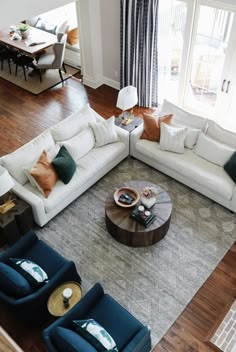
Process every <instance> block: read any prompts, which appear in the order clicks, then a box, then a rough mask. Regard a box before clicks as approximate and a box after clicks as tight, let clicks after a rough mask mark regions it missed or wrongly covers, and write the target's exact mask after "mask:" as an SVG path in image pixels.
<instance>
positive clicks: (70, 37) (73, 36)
mask: <svg viewBox="0 0 236 352" xmlns="http://www.w3.org/2000/svg"><path fill="white" fill-rule="evenodd" d="M78 41H79V32H78V28H73V29H71V30H70V31H69V32H68V33H67V43H69V44H70V45H75V44H77V43H78Z"/></svg>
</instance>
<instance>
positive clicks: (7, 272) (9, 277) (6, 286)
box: [0, 263, 34, 298]
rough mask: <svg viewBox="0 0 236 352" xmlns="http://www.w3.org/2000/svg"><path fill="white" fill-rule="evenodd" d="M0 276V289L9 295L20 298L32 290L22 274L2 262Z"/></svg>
mask: <svg viewBox="0 0 236 352" xmlns="http://www.w3.org/2000/svg"><path fill="white" fill-rule="evenodd" d="M0 277H1V280H0V289H1V290H2V291H3V292H4V293H5V294H7V295H9V296H12V297H15V298H20V297H24V296H27V295H28V294H30V293H32V292H33V291H34V289H33V288H32V287H31V286H30V284H29V282H28V281H27V280H26V279H25V278H24V276H22V275H21V274H20V273H18V272H17V271H16V270H15V269H13V268H11V267H10V266H9V265H6V264H4V263H0Z"/></svg>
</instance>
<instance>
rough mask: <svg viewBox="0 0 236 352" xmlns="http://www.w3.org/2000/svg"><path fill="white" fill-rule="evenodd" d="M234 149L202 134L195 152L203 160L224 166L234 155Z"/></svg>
mask: <svg viewBox="0 0 236 352" xmlns="http://www.w3.org/2000/svg"><path fill="white" fill-rule="evenodd" d="M234 151H235V150H234V149H232V148H230V147H228V146H227V145H225V144H222V143H219V142H217V141H215V140H214V139H212V138H210V137H208V136H207V135H205V134H204V133H202V132H201V133H200V135H199V138H198V140H197V144H196V146H195V148H194V152H195V153H196V154H197V155H199V156H200V157H201V158H204V159H206V160H208V161H210V162H211V163H214V164H216V165H219V166H222V167H223V166H224V165H225V163H226V162H227V161H228V160H229V159H230V157H231V156H232V155H233V153H234Z"/></svg>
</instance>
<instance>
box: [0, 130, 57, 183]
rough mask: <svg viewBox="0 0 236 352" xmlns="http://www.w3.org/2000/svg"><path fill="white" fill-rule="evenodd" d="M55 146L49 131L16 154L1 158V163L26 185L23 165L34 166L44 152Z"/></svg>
mask: <svg viewBox="0 0 236 352" xmlns="http://www.w3.org/2000/svg"><path fill="white" fill-rule="evenodd" d="M54 145H55V143H54V140H53V138H52V135H51V133H50V131H49V130H47V131H45V132H44V133H42V134H40V135H39V136H38V137H36V138H35V139H33V140H32V141H30V142H28V143H27V144H25V145H23V146H22V147H21V148H19V149H17V150H16V151H15V152H13V153H11V154H7V155H4V156H3V157H2V158H1V163H2V165H3V166H4V167H5V168H6V169H7V170H8V171H9V173H10V174H11V175H12V176H13V177H14V178H15V179H16V181H18V182H19V183H20V184H21V185H24V184H25V183H26V182H27V181H28V179H27V177H26V175H25V172H24V170H23V165H30V164H33V162H34V161H35V160H38V158H39V157H40V155H41V154H42V152H43V150H46V151H48V150H49V149H50V148H52V147H54Z"/></svg>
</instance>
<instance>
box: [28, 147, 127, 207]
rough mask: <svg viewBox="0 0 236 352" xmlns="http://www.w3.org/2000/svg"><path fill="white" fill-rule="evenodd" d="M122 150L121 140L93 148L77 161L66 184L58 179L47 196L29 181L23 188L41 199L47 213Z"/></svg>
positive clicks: (104, 168) (82, 185)
mask: <svg viewBox="0 0 236 352" xmlns="http://www.w3.org/2000/svg"><path fill="white" fill-rule="evenodd" d="M124 150H125V145H124V143H122V142H117V143H113V144H109V145H105V146H104V147H101V148H93V149H92V150H91V151H90V152H89V153H88V154H86V155H85V156H84V157H83V158H81V159H79V160H78V161H77V168H76V171H75V174H74V176H73V177H72V179H71V181H70V182H69V183H68V185H67V186H66V187H65V185H64V183H63V182H62V181H61V180H58V181H57V183H56V184H55V187H54V188H53V190H52V192H51V194H50V196H49V197H48V198H45V197H43V195H42V194H41V193H40V192H39V191H38V190H37V189H36V188H34V187H32V185H31V184H30V183H29V182H28V183H26V184H25V188H26V189H28V190H29V191H30V192H32V193H34V194H36V195H37V196H38V197H39V198H41V199H42V201H43V203H44V207H45V212H46V213H49V212H50V211H53V210H54V209H55V208H56V207H57V206H58V204H60V203H61V202H62V201H63V200H64V199H66V198H67V197H69V196H70V195H71V194H73V193H74V192H76V191H78V189H79V188H84V187H85V185H86V184H87V183H88V182H89V181H90V179H91V178H92V177H94V176H95V175H97V174H98V173H99V172H101V170H106V166H107V164H108V163H111V162H113V161H114V160H115V159H116V158H118V157H119V156H120V154H122V152H124Z"/></svg>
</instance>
